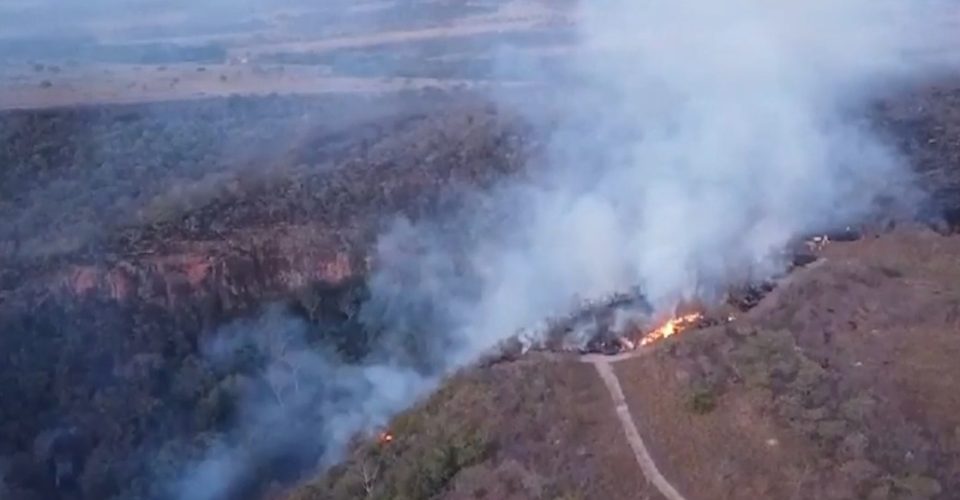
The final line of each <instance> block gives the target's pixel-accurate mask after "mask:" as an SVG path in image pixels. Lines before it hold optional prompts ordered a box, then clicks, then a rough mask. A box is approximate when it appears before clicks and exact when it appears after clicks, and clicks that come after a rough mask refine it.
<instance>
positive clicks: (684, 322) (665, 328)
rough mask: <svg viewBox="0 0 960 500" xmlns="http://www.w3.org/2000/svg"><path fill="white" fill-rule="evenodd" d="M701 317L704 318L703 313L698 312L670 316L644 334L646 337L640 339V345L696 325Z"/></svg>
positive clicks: (648, 343)
mask: <svg viewBox="0 0 960 500" xmlns="http://www.w3.org/2000/svg"><path fill="white" fill-rule="evenodd" d="M701 319H703V314H702V313H698V312H692V313H687V314H681V315H680V316H675V317H673V318H670V319H669V320H667V321H665V322H664V323H663V324H662V325H660V326H658V327H656V328H654V329H653V330H651V331H650V332H648V333H647V334H646V335H644V337H643V338H642V339H640V345H641V346H646V345H650V344H652V343H654V342H656V341H658V340H663V339H665V338H667V337H670V336H673V335H676V334H677V333H680V332H682V331H683V330H686V329H687V328H690V327H691V326H694V325H696V324H697V322H699V321H700V320H701Z"/></svg>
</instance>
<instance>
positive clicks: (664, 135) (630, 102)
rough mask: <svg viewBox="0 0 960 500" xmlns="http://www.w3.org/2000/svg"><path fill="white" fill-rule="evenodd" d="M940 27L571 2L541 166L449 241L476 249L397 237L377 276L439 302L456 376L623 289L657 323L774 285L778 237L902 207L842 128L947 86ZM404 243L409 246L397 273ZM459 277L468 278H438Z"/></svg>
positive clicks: (424, 232) (747, 2) (871, 149)
mask: <svg viewBox="0 0 960 500" xmlns="http://www.w3.org/2000/svg"><path fill="white" fill-rule="evenodd" d="M949 14H950V12H949V11H948V10H945V7H944V5H943V4H941V3H936V2H919V3H916V2H912V3H911V2H900V1H882V2H872V1H871V2H868V1H862V0H842V1H821V0H815V1H805V2H787V3H783V2H778V3H774V4H771V3H769V2H762V1H756V0H733V1H729V2H722V3H715V2H714V3H711V2H703V1H699V0H681V1H674V2H662V1H645V2H629V1H625V0H608V1H600V2H584V3H583V6H582V8H581V9H580V11H579V12H578V15H577V18H576V19H577V22H578V33H579V38H580V39H579V44H578V46H577V47H576V49H575V51H574V52H573V53H572V54H570V57H569V64H568V66H567V67H566V68H565V69H566V74H567V75H568V78H567V79H565V80H563V81H557V82H555V89H554V90H556V92H555V93H554V95H555V96H556V99H554V100H553V101H552V102H550V103H549V104H550V106H552V107H553V108H559V109H560V111H561V115H562V119H561V121H560V124H559V126H557V128H556V130H555V131H554V133H553V137H554V140H553V141H552V143H551V145H550V147H549V151H548V158H547V164H546V165H545V166H544V167H543V168H539V169H535V174H534V175H533V177H534V179H533V181H532V182H531V183H529V184H528V185H524V186H516V185H510V186H503V188H502V189H501V190H500V191H498V192H497V193H496V194H494V195H493V196H492V197H491V199H489V200H488V203H487V205H491V206H495V207H498V208H496V209H495V211H499V213H498V215H497V216H495V217H490V216H489V212H490V211H489V210H488V211H486V212H484V211H483V210H477V212H483V215H481V216H475V217H472V218H471V220H470V221H469V222H468V223H465V224H463V227H466V228H468V230H469V231H475V232H480V233H481V234H482V235H481V236H476V237H474V238H473V239H472V240H473V241H476V242H477V243H476V244H473V245H468V246H467V247H466V248H462V252H463V253H462V255H459V256H457V257H453V256H450V255H446V250H445V249H441V248H422V247H423V242H429V241H435V240H437V239H438V238H442V237H444V236H440V235H437V234H435V233H434V232H431V230H430V229H428V228H418V227H416V226H414V227H413V228H410V227H406V226H401V227H402V229H401V230H398V231H395V232H392V233H389V234H387V235H385V236H384V237H383V241H384V245H383V248H385V249H388V252H387V253H386V254H385V255H383V254H382V255H381V264H382V266H381V271H380V272H381V273H384V274H396V273H399V272H401V271H398V270H397V269H398V268H400V269H407V271H403V272H410V271H409V270H410V269H415V270H416V272H417V273H419V275H420V276H421V277H422V282H421V283H420V285H419V286H415V287H414V290H415V292H411V289H410V288H409V287H406V288H404V290H403V295H404V296H405V297H406V298H407V299H408V298H409V296H410V295H411V293H423V294H424V295H425V297H424V299H425V300H427V301H429V302H434V301H439V304H442V306H438V307H436V309H437V310H439V311H442V314H443V324H445V325H447V326H448V330H447V333H446V334H447V335H449V337H450V339H452V340H450V341H449V342H448V343H451V344H454V345H456V346H457V347H458V349H459V351H458V352H459V356H455V357H454V358H455V359H457V360H458V361H467V360H469V359H471V358H473V357H475V356H476V355H477V353H479V352H482V351H483V350H484V349H487V348H489V347H490V346H492V345H495V344H496V343H497V342H498V341H500V340H502V339H503V338H505V337H506V336H509V335H512V334H514V333H515V332H517V331H518V330H521V329H524V328H528V327H530V326H531V325H533V324H535V323H536V322H537V321H539V320H541V319H543V318H545V317H551V316H558V315H563V314H565V313H567V312H569V311H570V310H571V309H573V308H576V307H577V306H578V304H581V303H582V302H584V301H591V300H599V299H602V298H604V297H606V296H609V295H611V294H614V293H617V292H623V291H627V290H629V289H631V288H632V287H639V289H640V290H641V292H642V294H643V295H644V296H645V297H646V299H647V300H648V301H649V302H650V303H651V304H652V305H653V307H654V310H655V311H656V310H659V311H661V312H663V311H665V310H668V309H669V308H671V307H673V306H675V305H676V304H677V303H678V302H679V301H681V300H684V299H695V298H699V299H707V300H709V299H710V298H712V297H716V295H717V293H719V292H720V291H721V290H722V289H723V288H724V287H725V286H727V285H729V284H730V283H731V282H733V281H736V280H742V279H745V278H750V277H754V278H763V277H766V276H768V275H770V274H773V273H776V272H778V271H779V270H780V269H782V265H783V262H781V261H780V259H779V258H778V255H779V251H780V250H781V249H782V248H783V247H784V246H785V245H786V244H787V243H788V242H789V241H790V240H791V239H793V238H796V237H798V236H800V235H804V234H809V233H811V232H814V231H824V230H829V229H833V228H835V227H837V226H842V225H845V224H850V223H855V222H858V221H860V220H862V219H863V218H864V217H866V216H867V215H869V214H871V213H873V212H874V211H875V210H876V209H877V208H878V203H879V202H884V201H885V202H887V203H890V202H891V201H898V202H900V203H901V204H909V203H910V202H911V200H912V198H911V196H912V195H913V193H912V190H911V188H910V179H909V176H908V175H907V170H906V169H905V168H903V167H904V166H903V165H902V162H901V159H900V158H898V156H897V154H896V151H894V150H893V149H892V148H891V147H888V146H887V145H886V144H884V143H883V142H882V141H881V140H880V139H879V138H878V136H877V135H875V134H874V133H873V132H872V131H871V130H870V127H869V124H868V123H866V121H863V120H857V119H856V118H855V117H856V116H857V113H858V111H859V112H860V113H861V114H860V116H862V110H863V107H864V106H865V105H866V104H867V103H868V100H869V99H870V98H871V97H875V96H876V95H877V94H878V93H879V92H882V91H889V90H891V89H892V88H893V85H896V84H902V83H906V82H908V81H910V80H912V79H916V78H920V77H929V76H931V74H932V72H933V71H937V70H941V69H943V68H944V66H943V65H944V64H946V61H944V60H942V59H941V58H939V57H937V54H942V52H939V51H938V50H939V49H942V48H943V47H945V43H946V36H947V33H948V30H947V28H946V26H945V23H944V20H945V19H947V18H948V17H949ZM502 64H504V65H509V64H510V61H503V62H502ZM511 104H512V105H515V106H523V104H522V103H519V102H517V101H513V102H512V103H511ZM535 112H536V111H535V110H531V113H535ZM491 219H492V221H491ZM403 242H405V243H403ZM414 242H419V243H417V244H415V243H414ZM404 245H406V247H420V248H419V249H418V250H417V251H415V252H410V253H408V254H407V255H397V252H396V249H397V248H403V247H404ZM455 265H457V266H461V267H463V266H464V265H465V266H466V268H467V269H468V271H465V272H461V273H460V274H458V275H454V276H450V273H447V272H444V270H445V269H446V268H449V267H451V266H455ZM463 276H467V277H468V278H467V279H470V280H476V283H475V284H474V285H471V286H470V287H465V286H464V285H463V283H462V280H463V279H464V278H463ZM448 277H449V279H447V278H448ZM383 281H388V280H383ZM465 289H467V290H468V291H467V292H466V293H465V292H464V290H465ZM373 300H374V302H376V301H386V302H390V301H392V300H396V290H391V289H380V288H374V299H373Z"/></svg>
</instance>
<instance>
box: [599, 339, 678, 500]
mask: <svg viewBox="0 0 960 500" xmlns="http://www.w3.org/2000/svg"><path fill="white" fill-rule="evenodd" d="M581 360H582V361H584V362H586V363H591V364H593V366H594V368H596V369H597V373H598V374H599V375H600V378H601V379H602V380H603V384H604V385H605V386H607V390H608V391H609V392H610V396H611V397H612V398H613V404H614V406H615V407H616V410H617V418H619V419H620V425H622V426H623V432H624V434H626V436H627V442H628V443H629V444H630V448H631V449H633V455H634V457H636V459H637V464H639V465H640V469H641V470H643V475H644V476H646V478H647V481H650V482H651V483H653V485H654V486H655V487H656V488H657V490H658V491H659V492H660V494H661V495H663V496H664V497H665V498H666V499H667V500H686V499H685V498H684V496H683V495H681V494H680V492H678V491H677V489H676V488H674V487H673V485H672V484H670V481H667V478H665V477H664V476H663V474H661V473H660V470H659V469H657V465H656V464H655V463H654V461H653V457H652V456H651V455H650V451H649V450H647V445H646V444H645V443H644V442H643V438H642V437H640V431H639V430H637V425H636V419H635V418H634V417H633V414H632V413H631V412H630V407H629V406H627V399H626V397H625V396H624V395H623V389H622V388H621V387H620V381H619V380H618V379H617V374H616V373H614V371H613V365H612V364H611V361H610V360H609V359H605V358H604V357H602V356H590V355H588V356H584V357H583V358H581Z"/></svg>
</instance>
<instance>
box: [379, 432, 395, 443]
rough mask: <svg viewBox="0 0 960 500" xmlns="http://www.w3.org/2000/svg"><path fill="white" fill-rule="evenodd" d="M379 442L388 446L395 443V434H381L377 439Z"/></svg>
mask: <svg viewBox="0 0 960 500" xmlns="http://www.w3.org/2000/svg"><path fill="white" fill-rule="evenodd" d="M377 441H379V442H380V444H388V443H390V442H392V441H393V434H390V433H389V432H381V433H380V436H378V438H377Z"/></svg>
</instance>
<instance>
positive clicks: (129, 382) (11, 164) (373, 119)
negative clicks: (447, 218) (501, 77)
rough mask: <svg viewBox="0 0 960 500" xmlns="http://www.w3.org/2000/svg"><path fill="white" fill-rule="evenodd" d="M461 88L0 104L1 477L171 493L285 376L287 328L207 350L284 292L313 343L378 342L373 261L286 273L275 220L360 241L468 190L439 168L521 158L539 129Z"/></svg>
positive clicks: (315, 453)
mask: <svg viewBox="0 0 960 500" xmlns="http://www.w3.org/2000/svg"><path fill="white" fill-rule="evenodd" d="M449 99H450V98H449V96H443V95H436V94H432V93H429V92H427V93H422V94H418V95H413V96H405V98H404V99H403V103H404V104H402V105H401V104H399V103H398V102H399V101H390V102H385V101H376V100H367V99H362V98H358V99H357V100H356V101H352V100H349V99H341V100H339V101H337V102H335V103H334V102H331V101H329V100H327V101H325V100H322V99H315V100H311V99H306V98H292V97H290V98H288V97H268V98H260V99H254V98H250V99H246V98H233V99H219V100H211V101H201V102H191V103H172V104H164V105H150V106H115V107H96V108H95V107H91V108H78V109H61V110H46V111H16V112H8V113H4V114H2V115H0V165H2V167H3V169H2V172H0V200H3V201H0V219H2V220H3V223H2V224H0V241H2V245H3V248H2V250H3V252H2V253H0V255H2V259H3V262H4V266H3V267H4V269H3V271H2V275H0V278H2V279H0V284H2V286H0V353H3V354H2V355H3V356H4V361H3V363H0V388H2V395H0V478H2V482H0V487H2V488H4V489H5V493H7V494H8V495H10V496H9V497H10V498H15V499H43V500H47V499H58V498H63V499H67V498H70V499H105V498H164V497H170V495H172V494H173V493H172V491H173V490H172V487H173V486H172V485H174V484H175V479H176V478H177V477H178V475H179V474H181V473H182V468H183V466H184V464H186V463H189V460H190V459H192V458H198V457H200V456H201V455H202V454H203V452H205V451H206V450H208V449H209V448H210V446H211V443H214V442H219V441H229V440H230V439H232V438H233V437H232V436H231V435H230V434H229V432H230V429H233V428H235V427H236V425H237V422H236V420H237V410H236V408H237V404H238V400H239V399H240V398H250V397H251V395H252V394H253V395H256V394H265V395H266V396H265V397H266V398H268V399H270V398H272V397H273V396H274V395H276V394H278V393H277V392H276V391H277V390H278V389H277V388H276V387H274V386H273V385H271V383H270V382H269V380H267V379H265V378H264V376H263V373H262V372H263V368H264V366H265V364H266V363H267V362H268V357H269V356H268V355H266V354H264V353H265V352H268V351H270V350H271V349H273V348H274V347H271V346H270V345H266V346H265V345H263V344H262V343H257V342H254V343H253V344H251V345H250V346H247V347H244V348H243V349H240V350H239V351H237V352H236V353H234V354H233V355H231V356H230V357H229V362H227V363H226V364H224V362H214V361H211V360H210V359H209V356H208V355H207V353H205V346H209V344H210V340H211V339H212V338H215V337H217V336H218V335H219V336H223V335H224V332H227V333H228V334H229V332H230V331H232V330H231V328H232V327H231V325H237V324H238V321H239V322H240V323H239V324H245V323H243V322H251V321H252V322H256V321H258V320H257V318H259V317H261V316H263V315H264V314H267V313H268V312H269V313H270V314H276V311H280V314H281V315H282V316H283V317H284V318H286V320H285V321H289V322H292V323H293V324H296V325H298V326H297V328H299V329H300V330H302V335H301V339H300V342H301V345H300V347H299V348H300V349H305V350H316V351H318V352H328V353H333V354H332V356H335V357H336V358H337V359H339V360H340V361H342V362H346V363H350V362H354V361H356V360H358V359H361V358H363V356H365V355H366V354H367V353H368V352H370V351H371V349H372V348H373V346H374V344H376V343H377V342H378V340H377V339H378V335H379V333H378V330H377V329H376V328H371V327H370V325H372V324H375V323H376V321H375V319H374V320H372V321H371V320H370V319H369V318H368V320H367V321H366V323H365V324H364V325H361V324H360V323H358V320H357V316H356V314H355V313H356V310H357V308H358V307H359V304H361V303H362V302H363V301H364V298H365V297H366V291H365V290H366V288H365V285H364V283H363V276H362V266H357V267H356V268H357V269H358V270H360V271H359V272H360V273H361V275H358V276H355V277H351V278H347V279H346V281H340V282H338V283H323V282H314V283H306V284H305V285H304V286H301V287H298V288H296V289H292V288H290V287H289V286H285V285H280V284H278V282H277V280H276V279H274V278H275V275H276V274H277V273H279V272H282V271H285V270H284V269H279V268H278V267H277V266H281V267H282V266H283V265H285V264H283V263H285V262H287V260H284V259H285V258H286V256H285V255H282V253H283V252H286V251H288V249H286V247H281V246H280V245H278V244H276V242H275V241H271V234H272V231H273V230H274V229H273V228H275V227H285V226H287V225H290V224H304V225H308V226H310V227H311V228H312V229H311V230H312V231H315V232H317V233H318V234H321V235H322V236H323V238H324V240H323V241H329V242H330V245H332V246H334V247H336V248H337V249H338V250H344V251H347V252H349V253H350V255H353V256H354V257H351V259H354V260H355V261H362V260H363V259H364V255H365V254H366V252H368V247H369V245H370V244H372V243H373V242H374V241H375V237H376V234H377V232H378V231H379V230H380V229H379V228H382V227H383V226H384V224H387V223H388V222H389V220H390V219H391V218H392V217H393V216H394V214H396V213H398V212H405V213H406V214H407V215H408V216H410V217H421V216H423V215H424V214H426V213H429V212H437V211H443V210H449V209H450V207H451V206H453V205H451V203H452V204H456V197H453V196H446V197H444V196H439V193H440V192H441V188H443V189H444V190H447V191H448V192H453V191H456V186H458V185H463V186H467V185H474V186H476V185H490V184H491V183H493V182H494V181H495V179H496V178H497V177H499V176H502V175H504V174H506V173H509V172H511V171H514V170H516V168H517V167H518V166H519V165H520V164H521V151H522V150H523V148H524V147H525V146H524V143H523V141H521V140H520V137H521V135H520V134H519V133H518V132H517V130H516V128H515V127H512V126H506V125H505V121H504V119H503V118H502V117H500V116H499V115H498V113H497V112H496V111H495V110H493V109H492V108H490V107H488V106H486V105H484V104H482V103H481V102H479V101H473V102H472V103H471V100H470V99H462V98H461V101H460V102H461V105H456V106H452V108H453V109H455V111H453V112H449V111H448V112H447V113H445V114H442V115H441V114H438V113H437V109H438V106H445V107H447V108H448V109H450V108H451V105H450V104H451V103H450V102H448V100H449ZM244 231H247V232H244ZM249 231H259V232H260V234H262V236H261V237H260V239H258V240H256V241H252V240H249V239H247V238H246V237H245V236H244V235H245V234H248V232H249ZM198 242H199V243H203V244H204V245H206V246H205V247H204V248H208V250H207V251H208V252H209V253H208V254H206V255H205V257H204V258H206V259H208V260H209V261H211V262H214V266H215V269H216V270H215V271H214V272H211V273H210V274H209V275H207V276H206V277H204V278H203V280H201V281H200V282H199V283H193V282H191V283H189V284H188V283H187V282H186V280H185V279H184V278H183V277H182V276H171V275H169V273H168V275H165V274H164V273H165V272H167V271H165V268H164V267H163V266H161V265H160V264H157V261H158V259H160V258H162V257H163V256H164V255H166V254H168V253H169V252H173V251H174V250H172V249H174V248H180V247H184V246H190V245H195V244H198ZM51 243H57V244H56V245H51ZM288 260H289V259H288ZM277 262H280V264H276V263H277ZM77 266H85V268H92V269H103V270H113V269H122V270H124V272H125V273H126V275H127V276H129V277H130V281H131V282H132V283H133V289H132V290H133V291H132V292H131V293H130V294H128V295H125V296H123V297H121V298H118V297H115V296H111V295H110V294H109V293H105V292H103V291H102V290H100V289H94V290H93V291H85V292H84V293H77V292H76V291H75V290H74V291H71V290H70V289H69V287H68V288H67V289H65V288H64V287H63V286H61V285H62V284H61V283H59V282H57V281H56V280H52V278H50V276H56V275H58V274H57V273H63V272H65V273H67V274H69V273H70V272H72V271H71V270H72V269H75V268H76V267H77ZM98 272H99V271H98ZM234 329H236V328H234ZM253 330H254V331H255V330H256V329H253ZM268 344H269V343H268ZM411 345H412V344H411ZM411 349H413V351H411V352H412V353H413V354H412V356H416V352H415V351H416V349H417V347H416V346H415V345H413V346H412V347H411ZM325 397H326V396H325ZM310 404H312V403H308V404H306V405H305V406H304V408H303V409H302V410H301V409H299V408H298V409H297V411H307V408H309V407H310ZM251 446H252V448H254V449H257V447H256V446H253V445H251ZM322 448H323V447H322V446H319V447H317V448H316V449H307V450H303V449H297V450H296V451H295V452H294V453H292V454H287V453H285V452H283V451H276V450H268V451H265V452H263V455H262V456H256V457H253V459H252V461H251V463H256V464H258V467H257V470H256V473H251V474H249V476H248V482H245V483H244V484H242V485H240V486H239V487H240V488H241V489H242V491H237V492H235V493H236V495H237V496H238V497H243V496H244V495H251V496H252V495H255V494H259V493H262V492H263V491H264V490H263V488H265V487H267V486H269V485H270V484H271V483H272V482H276V481H280V482H284V481H291V480H294V479H296V478H297V475H298V473H299V472H300V471H304V470H309V469H310V468H311V467H314V466H316V464H317V462H316V460H317V459H318V457H319V456H321V455H322V454H323V452H324V450H323V449H322Z"/></svg>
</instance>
